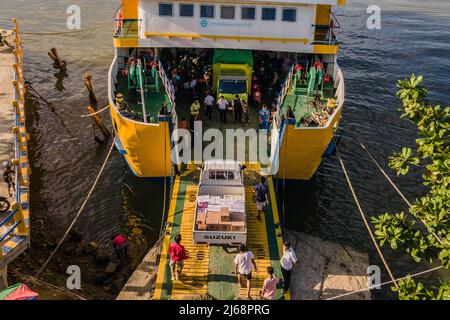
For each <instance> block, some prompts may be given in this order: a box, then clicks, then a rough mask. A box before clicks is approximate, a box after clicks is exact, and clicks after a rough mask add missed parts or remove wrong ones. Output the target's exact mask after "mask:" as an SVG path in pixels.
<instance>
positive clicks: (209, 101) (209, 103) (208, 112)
mask: <svg viewBox="0 0 450 320" xmlns="http://www.w3.org/2000/svg"><path fill="white" fill-rule="evenodd" d="M213 104H214V97H213V96H212V95H211V93H210V92H209V91H208V93H207V94H206V97H205V117H208V119H209V120H211V116H212V109H213Z"/></svg>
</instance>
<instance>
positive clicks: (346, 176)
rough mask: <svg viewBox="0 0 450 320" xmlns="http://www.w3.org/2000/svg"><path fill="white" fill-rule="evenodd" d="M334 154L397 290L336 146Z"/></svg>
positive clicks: (394, 281)
mask: <svg viewBox="0 0 450 320" xmlns="http://www.w3.org/2000/svg"><path fill="white" fill-rule="evenodd" d="M336 153H337V156H338V159H339V163H340V164H341V167H342V171H343V172H344V176H345V179H346V180H347V184H348V186H349V188H350V191H351V193H352V195H353V199H354V200H355V203H356V206H357V207H358V210H359V213H360V215H361V218H362V220H363V222H364V225H365V226H366V228H367V231H368V233H369V235H370V238H371V239H372V242H373V244H374V246H375V248H376V250H377V252H378V255H379V256H380V258H381V261H382V262H383V264H384V266H385V268H386V270H387V272H388V274H389V277H390V278H391V280H392V281H393V283H394V285H395V287H396V288H398V285H397V282H396V280H395V278H394V276H393V274H392V271H391V269H390V268H389V265H388V264H387V262H386V259H385V258H384V255H383V253H382V252H381V249H380V247H379V246H378V243H377V241H376V239H375V236H374V235H373V233H372V230H371V229H370V225H369V223H368V222H367V219H366V216H365V214H364V211H363V209H362V207H361V205H360V203H359V200H358V197H357V196H356V193H355V190H354V189H353V185H352V182H351V181H350V178H349V176H348V173H347V169H346V168H345V165H344V162H343V161H342V157H341V154H340V152H339V149H338V147H337V145H336Z"/></svg>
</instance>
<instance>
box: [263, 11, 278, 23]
mask: <svg viewBox="0 0 450 320" xmlns="http://www.w3.org/2000/svg"><path fill="white" fill-rule="evenodd" d="M276 18H277V9H275V8H262V15H261V19H262V20H266V21H275V20H276Z"/></svg>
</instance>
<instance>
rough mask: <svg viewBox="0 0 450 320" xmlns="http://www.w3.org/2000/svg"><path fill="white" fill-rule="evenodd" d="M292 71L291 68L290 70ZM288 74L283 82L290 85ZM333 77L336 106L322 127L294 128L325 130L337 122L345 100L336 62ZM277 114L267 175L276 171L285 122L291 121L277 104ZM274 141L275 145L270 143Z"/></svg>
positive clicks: (283, 93)
mask: <svg viewBox="0 0 450 320" xmlns="http://www.w3.org/2000/svg"><path fill="white" fill-rule="evenodd" d="M291 71H293V70H291ZM291 71H290V73H289V74H288V76H287V78H286V80H285V83H284V84H283V86H285V85H290V81H291V80H292V74H293V73H292V74H291ZM333 79H334V87H335V89H336V92H335V98H336V108H335V110H334V111H333V113H332V114H331V115H330V117H329V119H328V122H327V123H326V124H325V125H324V126H322V127H302V128H296V129H297V130H327V129H328V128H329V127H330V125H331V124H332V123H334V125H336V124H337V121H335V118H336V117H337V115H338V113H339V112H340V111H341V110H342V108H343V106H344V100H345V83H344V76H343V74H342V70H341V68H339V65H338V64H337V63H336V64H335V68H334V70H333ZM288 88H289V87H288ZM286 92H287V90H286V88H284V87H283V88H282V90H281V91H280V94H279V97H278V100H277V102H278V103H280V102H281V103H282V102H283V101H284V98H285V96H286ZM277 110H278V112H277V116H279V117H281V121H280V123H279V125H278V122H277V121H272V128H271V134H272V137H271V138H272V139H271V158H270V167H271V168H270V170H269V172H268V173H267V174H268V175H273V174H275V173H276V172H273V170H272V168H278V164H279V157H280V149H281V143H282V141H283V136H284V134H285V131H286V127H287V124H290V123H292V119H289V118H288V115H287V114H286V112H287V110H285V111H284V112H283V111H282V110H281V105H277ZM283 113H284V117H283ZM273 143H275V146H273V145H272V144H273Z"/></svg>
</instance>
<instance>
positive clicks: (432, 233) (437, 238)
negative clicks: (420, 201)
mask: <svg viewBox="0 0 450 320" xmlns="http://www.w3.org/2000/svg"><path fill="white" fill-rule="evenodd" d="M348 130H349V132H350V133H351V134H352V135H353V136H354V137H355V139H356V140H357V141H358V143H359V145H360V146H361V148H362V149H363V150H364V151H365V152H366V153H367V155H368V156H369V158H370V159H371V161H372V162H373V163H374V164H375V166H376V167H377V168H378V170H380V171H381V173H382V174H383V176H384V177H385V178H386V180H387V181H388V182H389V183H390V184H391V186H392V187H393V188H394V189H395V191H397V193H398V194H399V195H400V197H401V198H402V199H403V201H404V202H405V203H406V204H407V205H408V207H411V203H410V202H409V201H408V199H406V197H405V195H404V194H403V193H402V192H401V191H400V189H399V188H398V187H397V185H396V184H395V183H394V182H393V181H392V179H391V178H389V176H388V175H387V173H386V172H385V171H384V170H383V168H382V167H381V166H380V164H379V163H378V161H377V160H376V159H375V158H374V157H373V155H372V153H371V152H370V151H369V149H367V147H366V146H365V145H364V143H362V141H361V140H360V139H359V138H358V136H357V135H356V133H355V132H353V130H351V129H348ZM418 219H419V221H421V222H422V224H423V225H424V226H425V228H426V229H427V230H428V232H429V233H430V234H431V235H432V236H433V237H434V238H435V239H436V240H437V241H438V242H439V244H441V245H442V244H443V243H442V240H441V239H440V238H439V237H438V236H437V235H436V233H434V232H433V231H431V229H430V228H429V227H428V225H427V223H426V222H425V220H423V219H420V218H418Z"/></svg>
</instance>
